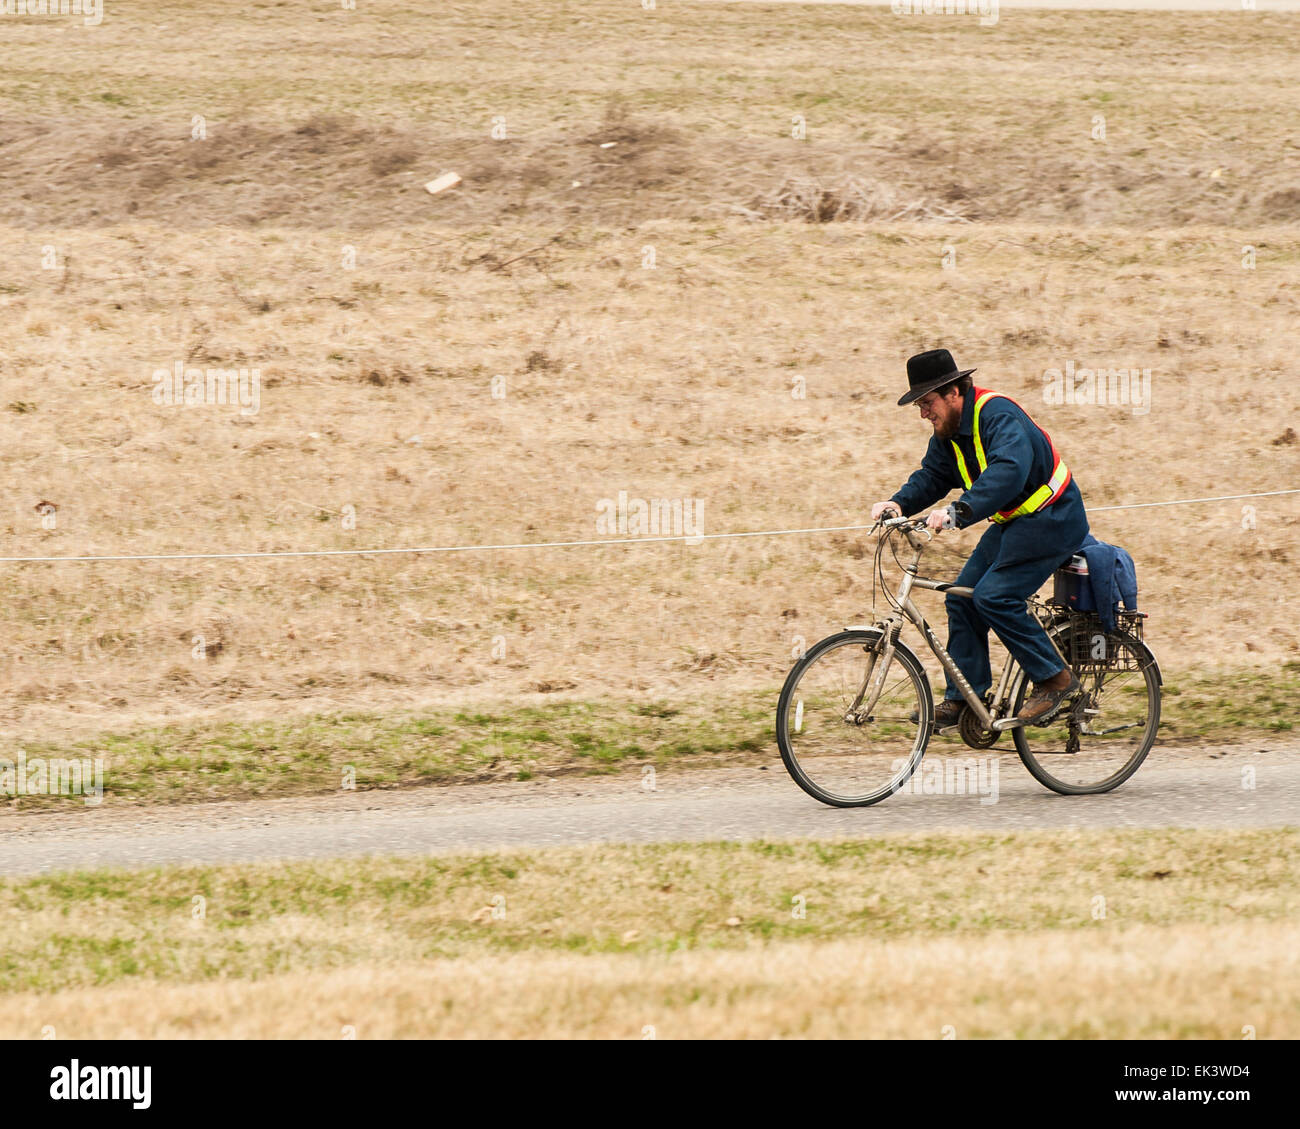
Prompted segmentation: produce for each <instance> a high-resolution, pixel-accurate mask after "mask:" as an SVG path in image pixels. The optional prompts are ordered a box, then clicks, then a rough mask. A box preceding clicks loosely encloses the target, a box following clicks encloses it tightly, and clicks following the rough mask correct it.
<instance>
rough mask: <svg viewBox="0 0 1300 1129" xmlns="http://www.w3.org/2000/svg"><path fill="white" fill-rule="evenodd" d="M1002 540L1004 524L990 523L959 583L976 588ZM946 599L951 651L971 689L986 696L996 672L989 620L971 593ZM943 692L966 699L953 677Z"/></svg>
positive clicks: (953, 698) (953, 699)
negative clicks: (991, 656) (992, 666)
mask: <svg viewBox="0 0 1300 1129" xmlns="http://www.w3.org/2000/svg"><path fill="white" fill-rule="evenodd" d="M1001 544H1002V527H1001V526H1000V525H991V526H989V528H988V529H986V530H985V531H984V536H983V537H981V538H980V539H979V543H978V544H977V545H976V546H975V551H974V552H973V553H971V555H970V557H969V559H968V560H967V561H966V564H965V565H964V566H962V570H961V572H959V573H958V574H957V580H956V583H957V584H958V585H959V586H960V587H963V588H976V586H977V585H978V584H979V583H980V582H981V581H982V579H983V578H984V576H985V574H986V573H987V572H988V570H989V569H990V568H992V567H993V563H994V561H995V560H996V559H997V556H998V550H999V549H1000V547H1001ZM943 603H944V607H945V608H947V609H948V653H949V654H950V655H951V656H952V658H953V662H955V663H956V664H957V669H958V670H960V671H961V672H962V674H964V675H965V676H966V681H967V682H969V683H970V684H971V689H973V690H974V691H975V693H977V694H979V695H981V696H982V695H983V694H985V693H986V692H987V691H988V689H989V687H990V686H992V684H993V674H992V672H991V671H990V670H989V623H988V620H986V619H985V618H984V617H983V615H981V614H980V610H979V608H978V607H976V604H975V601H974V600H972V599H971V598H970V597H968V596H945V597H944V601H943ZM943 696H944V700H945V701H949V702H964V701H965V699H964V698H963V697H962V696H961V691H960V690H958V689H957V687H956V686H955V685H954V684H953V681H952V679H951V678H949V679H948V688H947V690H946V691H945V692H944V695H943Z"/></svg>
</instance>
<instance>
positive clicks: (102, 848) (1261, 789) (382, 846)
mask: <svg viewBox="0 0 1300 1129" xmlns="http://www.w3.org/2000/svg"><path fill="white" fill-rule="evenodd" d="M762 763H766V764H767V766H768V767H766V768H762V767H760V764H759V762H756V763H755V764H754V765H752V766H749V767H741V768H726V769H696V770H693V771H689V772H682V771H673V770H671V769H670V770H661V771H660V772H659V773H658V776H657V780H656V782H655V783H656V785H657V787H656V790H655V791H643V790H642V789H641V786H640V785H641V776H640V774H639V773H633V774H629V775H620V776H614V777H562V778H558V779H547V780H541V779H539V780H534V781H528V782H525V783H510V784H484V785H463V786H460V787H446V788H418V789H405V790H401V791H389V792H348V793H340V794H338V795H333V796H315V797H307V798H299V799H288V800H258V801H251V802H241V803H220V804H192V805H186V806H182V807H172V808H154V809H133V808H130V807H126V806H124V805H121V804H118V805H113V804H112V803H111V802H110V803H106V804H105V805H104V806H103V807H102V808H98V809H81V810H79V811H77V812H68V813H59V814H48V815H45V814H27V815H16V814H7V815H3V816H0V875H15V874H31V873H42V872H51V871H57V870H66V869H73V868H84V867H96V866H146V865H156V864H161V863H183V862H197V863H222V862H240V861H251V860H257V859H310V858H330V857H343V856H357V855H370V854H429V853H436V852H440V851H452V850H458V849H465V848H490V847H495V846H548V845H556V844H576V843H593V842H623V843H646V842H657V841H682V840H700V839H733V840H746V839H757V838H786V837H793V836H816V837H826V838H833V837H840V836H858V835H873V834H879V833H887V832H914V831H935V830H954V829H966V828H983V829H988V830H999V831H1005V830H1020V829H1024V828H1070V827H1080V828H1082V827H1278V826H1286V825H1290V826H1300V745H1297V744H1290V745H1285V744H1283V745H1279V744H1276V743H1274V744H1271V745H1263V746H1261V745H1260V744H1249V745H1241V746H1233V747H1225V746H1214V747H1199V748H1192V749H1163V748H1159V747H1158V748H1157V749H1156V750H1154V751H1153V753H1152V755H1151V757H1150V758H1149V760H1148V763H1147V764H1146V765H1144V766H1143V768H1142V769H1141V770H1140V771H1139V772H1138V774H1137V775H1136V776H1135V777H1134V778H1133V779H1132V780H1130V781H1129V782H1128V783H1127V784H1125V785H1124V786H1123V787H1122V788H1120V789H1118V790H1117V791H1115V792H1112V793H1110V794H1109V795H1106V796H1096V797H1083V798H1066V797H1063V796H1057V795H1055V794H1054V793H1051V792H1048V791H1046V790H1045V789H1043V788H1042V787H1040V786H1039V785H1038V784H1037V783H1036V782H1035V781H1034V780H1033V779H1032V778H1031V777H1030V776H1029V775H1028V773H1026V772H1025V771H1024V768H1023V767H1022V766H1021V764H1020V762H1019V761H1018V760H1017V759H1016V758H1015V757H1014V756H1011V755H1003V757H1002V758H1001V760H1000V762H999V772H998V796H997V802H996V803H989V804H984V803H981V802H980V797H978V796H925V795H909V794H906V793H903V794H900V795H897V796H894V797H891V798H890V799H889V800H886V801H885V802H884V803H882V804H878V805H877V806H875V807H872V808H860V809H849V810H844V809H835V808H829V807H825V806H823V805H821V804H819V803H817V802H815V801H814V800H812V799H810V798H809V797H807V796H805V795H804V794H803V793H802V792H801V791H799V790H798V788H796V787H795V785H794V784H793V783H792V781H791V780H790V779H789V777H788V776H787V775H786V774H785V772H784V770H783V769H782V768H781V765H780V762H779V761H778V762H776V763H775V764H772V763H771V762H770V760H768V761H764V762H762ZM1246 766H1250V767H1251V768H1252V769H1253V770H1254V778H1255V787H1254V788H1253V789H1248V788H1243V786H1242V781H1243V772H1242V770H1243V768H1245V767H1246Z"/></svg>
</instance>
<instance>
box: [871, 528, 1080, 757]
mask: <svg viewBox="0 0 1300 1129" xmlns="http://www.w3.org/2000/svg"><path fill="white" fill-rule="evenodd" d="M901 528H902V530H903V533H904V535H905V536H906V537H907V540H908V544H910V545H911V546H912V548H913V549H914V550H915V556H913V558H912V563H911V564H909V565H904V566H903V579H902V582H901V583H900V584H899V587H898V591H897V593H895V595H894V600H895V602H896V603H897V605H898V607H899V608H901V609H902V610H901V611H893V612H890V613H889V614H888V615H886V616H885V618H884V619H882V620H880V621H879V622H878V623H877V624H873V625H872V626H876V627H880V628H882V629H883V630H884V631H885V646H884V649H883V651H882V653H881V656H880V662H879V664H877V663H876V662H875V657H874V656H873V661H872V664H871V665H870V666H869V667H868V668H867V673H866V677H865V678H864V679H863V682H862V689H861V690H859V691H858V694H857V697H856V698H855V699H854V702H853V705H852V706H851V707H850V710H849V712H850V713H868V714H869V713H870V712H871V709H872V707H873V706H874V705H875V704H876V699H877V698H878V697H879V696H880V693H881V690H882V689H883V688H884V683H885V676H886V674H887V673H888V670H889V666H890V661H891V660H892V659H893V657H894V643H895V640H896V639H897V638H898V633H899V632H900V631H901V630H902V628H903V622H904V620H910V621H911V623H912V624H913V625H914V626H915V627H916V629H917V630H918V631H920V633H921V636H922V638H924V639H925V642H926V645H927V646H928V647H929V648H930V650H931V652H932V653H933V654H934V657H935V658H936V659H938V660H939V663H940V665H941V666H942V667H943V669H944V672H945V673H946V674H947V675H948V677H949V678H951V679H952V681H953V683H954V685H956V687H957V689H958V690H959V691H960V692H961V696H962V698H963V699H964V700H965V702H966V704H967V706H969V707H970V710H971V712H972V713H973V714H974V715H975V716H976V717H977V718H978V719H979V723H980V727H981V728H982V729H986V730H989V731H990V732H994V733H1003V732H1005V731H1006V730H1008V729H1015V728H1017V727H1019V726H1021V725H1023V724H1024V723H1023V722H1022V721H1020V720H1019V718H1015V717H997V716H995V715H994V714H993V713H991V712H990V711H989V708H988V706H987V705H985V704H984V702H983V700H982V699H981V698H980V696H979V695H978V694H976V693H975V691H974V689H973V688H972V687H971V684H970V683H969V682H968V681H967V680H966V676H965V675H964V674H962V672H961V670H960V668H959V667H958V666H957V663H956V662H955V661H954V659H953V657H952V656H951V655H950V654H948V651H947V649H946V648H945V647H944V645H943V644H942V643H940V642H939V639H938V636H936V635H935V633H934V631H933V629H932V628H931V627H930V625H929V623H927V622H926V619H925V616H923V615H922V614H921V612H920V610H919V609H918V608H917V606H916V605H915V604H914V603H913V602H912V597H911V592H912V589H913V588H924V589H928V590H929V591H932V592H943V593H944V594H945V595H952V596H962V597H964V598H966V599H968V600H969V599H972V598H973V597H974V595H975V590H974V589H973V588H966V587H964V586H962V585H958V584H950V583H948V582H946V581H942V580H931V579H929V578H928V577H924V576H921V575H920V574H919V573H918V571H917V568H918V566H919V565H920V562H921V554H922V553H923V552H924V551H925V547H926V544H927V542H926V541H922V540H921V539H920V538H919V537H917V536H916V534H915V532H914V531H913V530H912V529H911V528H910V527H908V526H907V525H902V526H901ZM1048 638H1049V639H1051V636H1050V635H1049V636H1048ZM1052 646H1053V647H1056V641H1055V640H1054V639H1053V640H1052ZM1056 650H1057V654H1060V648H1059V647H1057V648H1056ZM1061 662H1062V664H1063V665H1065V666H1068V665H1069V663H1068V662H1066V660H1065V656H1064V655H1061ZM877 665H878V666H879V670H878V672H877V671H876V669H875V668H876V667H877ZM1019 671H1020V664H1019V663H1018V662H1016V660H1015V658H1014V657H1012V656H1010V655H1008V656H1007V663H1006V666H1004V667H1003V668H1002V675H1001V677H1000V678H999V680H998V685H997V689H996V690H995V691H994V693H993V696H992V699H991V701H992V702H993V703H995V704H996V703H998V702H1004V701H1009V700H1010V693H1011V690H1012V687H1013V686H1014V685H1015V678H1016V675H1017V674H1018V673H1019ZM873 674H875V679H874V682H873V678H872V675H873ZM868 694H869V697H868ZM864 697H867V702H866V705H865V706H864V707H863V706H861V705H860V703H861V702H862V700H863V698H864Z"/></svg>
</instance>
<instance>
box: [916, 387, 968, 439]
mask: <svg viewBox="0 0 1300 1129" xmlns="http://www.w3.org/2000/svg"><path fill="white" fill-rule="evenodd" d="M916 405H917V407H918V408H920V409H921V418H922V419H926V420H929V421H930V423H931V424H932V425H933V427H934V433H935V435H937V436H938V437H939V438H940V439H951V438H952V437H953V436H954V435H956V434H957V428H958V427H959V426H960V424H961V410H962V405H963V399H962V394H961V393H960V392H958V391H957V389H955V388H950V389H948V391H947V393H946V394H945V395H943V396H940V395H939V393H938V392H928V393H926V395H924V396H922V397H921V398H920V399H919V400H917V402H916Z"/></svg>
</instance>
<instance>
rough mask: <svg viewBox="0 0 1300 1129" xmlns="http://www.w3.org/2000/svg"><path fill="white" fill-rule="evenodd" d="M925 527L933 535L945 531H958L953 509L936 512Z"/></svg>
mask: <svg viewBox="0 0 1300 1129" xmlns="http://www.w3.org/2000/svg"><path fill="white" fill-rule="evenodd" d="M925 527H926V529H928V530H930V532H931V533H939V532H941V531H943V530H945V529H956V528H957V522H956V521H955V520H954V519H953V516H952V508H951V507H949V508H947V509H943V510H935V511H934V513H932V514H931V515H930V516H929V517H928V518H926V519H925Z"/></svg>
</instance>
